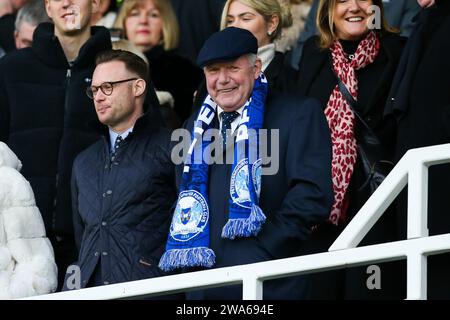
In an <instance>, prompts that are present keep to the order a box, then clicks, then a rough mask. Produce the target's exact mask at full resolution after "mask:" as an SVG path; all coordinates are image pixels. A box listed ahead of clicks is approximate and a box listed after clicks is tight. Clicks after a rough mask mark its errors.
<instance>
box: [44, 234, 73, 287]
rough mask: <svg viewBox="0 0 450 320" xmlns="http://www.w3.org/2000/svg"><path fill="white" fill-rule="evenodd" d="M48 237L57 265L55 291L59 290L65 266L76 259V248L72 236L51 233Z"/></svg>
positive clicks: (64, 273) (62, 281)
mask: <svg viewBox="0 0 450 320" xmlns="http://www.w3.org/2000/svg"><path fill="white" fill-rule="evenodd" d="M49 239H50V242H51V243H52V246H53V250H54V252H55V262H56V266H57V267H58V287H57V289H56V291H57V292H59V291H61V288H62V286H63V283H64V277H65V275H66V270H67V267H68V266H70V265H71V264H73V263H74V262H75V261H77V259H78V250H77V247H76V245H75V239H74V238H73V237H72V236H64V237H56V236H53V235H51V236H49Z"/></svg>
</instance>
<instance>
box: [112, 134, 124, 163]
mask: <svg viewBox="0 0 450 320" xmlns="http://www.w3.org/2000/svg"><path fill="white" fill-rule="evenodd" d="M122 141H123V139H122V137H121V136H117V138H116V142H114V147H113V148H112V151H111V162H113V161H114V160H115V159H116V154H117V150H118V149H119V147H120V144H121V142H122Z"/></svg>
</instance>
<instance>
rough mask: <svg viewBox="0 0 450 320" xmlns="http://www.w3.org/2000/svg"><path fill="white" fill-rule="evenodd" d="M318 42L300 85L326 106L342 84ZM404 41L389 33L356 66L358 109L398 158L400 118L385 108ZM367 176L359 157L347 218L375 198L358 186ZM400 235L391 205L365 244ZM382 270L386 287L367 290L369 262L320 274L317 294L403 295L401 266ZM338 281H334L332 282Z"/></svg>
mask: <svg viewBox="0 0 450 320" xmlns="http://www.w3.org/2000/svg"><path fill="white" fill-rule="evenodd" d="M317 42H318V38H317V37H313V38H310V39H309V40H308V41H307V42H306V43H305V46H304V51H303V55H302V58H301V61H300V68H299V70H300V71H299V72H298V75H297V76H298V79H297V82H296V83H294V85H295V86H296V87H297V88H298V90H299V91H300V93H301V94H304V95H307V96H311V97H314V98H317V99H319V100H320V101H321V104H322V108H323V109H325V108H326V106H327V103H328V100H329V97H330V95H331V93H332V91H333V89H334V88H335V86H336V85H337V78H336V76H335V74H334V72H333V70H332V66H331V53H330V51H329V50H322V49H320V48H319V47H318V45H317ZM357 45H358V43H345V42H343V46H344V50H345V49H346V48H347V47H349V46H350V47H353V49H356V47H357ZM403 46H404V38H402V37H400V36H398V35H394V34H386V35H384V36H382V37H381V49H380V52H379V54H378V56H377V57H376V59H375V61H374V62H373V63H372V64H370V65H368V66H366V67H365V68H363V69H360V70H357V71H356V76H357V77H358V87H359V92H358V102H357V110H358V112H359V113H360V114H361V115H362V117H363V118H364V120H365V122H366V123H367V124H368V125H369V126H370V127H371V128H372V129H373V131H374V132H375V133H376V134H377V136H378V138H379V139H380V141H381V142H382V144H383V145H384V147H385V149H386V154H385V155H384V159H386V160H393V157H394V148H395V135H396V122H395V120H394V118H393V117H388V118H384V117H383V112H384V106H385V102H386V99H387V96H388V93H389V89H390V86H391V83H392V79H393V77H394V74H395V70H396V68H397V65H398V61H399V59H400V56H401V52H402V49H403ZM350 49H351V48H350ZM356 125H358V123H356ZM356 139H358V137H356ZM365 181H366V175H365V174H364V171H363V169H362V166H361V163H360V161H359V158H357V162H356V165H355V168H354V172H353V175H352V177H351V182H350V186H349V189H348V194H349V208H348V211H347V221H350V220H351V219H352V218H353V216H354V215H355V214H356V213H357V212H358V211H359V209H360V208H361V207H362V205H363V204H364V203H365V202H366V201H367V199H368V198H369V197H370V193H369V192H368V190H367V191H366V190H363V191H359V190H358V189H359V187H360V186H362V185H363V184H364V182H365ZM343 227H345V225H343V226H339V227H336V226H334V225H329V226H325V227H322V229H320V228H318V229H317V230H316V234H314V235H313V237H316V238H317V240H316V241H317V242H323V243H324V246H325V247H329V246H331V244H332V243H333V242H334V240H336V238H337V236H338V235H339V233H340V232H341V231H342V229H343ZM396 239H397V235H396V218H395V210H393V208H390V209H389V210H387V211H386V213H385V214H384V215H383V217H382V218H381V219H380V221H379V222H378V223H377V224H376V225H375V226H374V227H373V228H372V230H371V231H370V232H369V233H368V235H367V236H366V237H365V238H364V239H363V241H362V242H361V245H368V244H375V243H382V242H387V241H394V240H396ZM327 243H328V244H327ZM381 270H382V273H383V275H384V279H385V281H384V282H383V285H382V289H383V290H373V291H369V290H368V289H367V286H366V280H367V273H366V268H365V267H363V268H353V269H348V270H347V271H346V273H347V275H346V276H345V277H344V275H343V273H342V272H341V271H332V272H329V273H324V274H318V275H317V282H318V287H319V286H321V288H322V291H320V290H319V291H317V292H316V294H317V295H316V296H314V295H313V296H312V298H339V297H344V298H347V299H353V298H356V299H371V298H386V299H388V298H397V297H399V296H400V295H401V294H400V293H399V290H400V289H399V288H398V287H397V286H396V283H395V282H394V281H393V280H392V281H390V280H388V279H390V278H395V277H396V276H397V272H398V266H397V265H394V266H391V265H386V266H384V265H383V266H382V267H381ZM327 277H328V279H327ZM344 278H345V280H344ZM344 281H346V283H344ZM333 282H334V286H332V285H331V283H333Z"/></svg>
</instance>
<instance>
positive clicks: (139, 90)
mask: <svg viewBox="0 0 450 320" xmlns="http://www.w3.org/2000/svg"><path fill="white" fill-rule="evenodd" d="M146 88H147V83H145V80H144V79H137V80H136V81H135V82H134V88H133V90H134V95H135V96H136V97H140V96H142V95H143V94H144V93H145V89H146Z"/></svg>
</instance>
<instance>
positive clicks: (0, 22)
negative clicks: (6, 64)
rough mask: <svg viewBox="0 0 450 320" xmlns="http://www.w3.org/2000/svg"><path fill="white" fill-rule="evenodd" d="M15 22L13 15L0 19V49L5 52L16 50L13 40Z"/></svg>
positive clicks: (6, 15)
mask: <svg viewBox="0 0 450 320" xmlns="http://www.w3.org/2000/svg"><path fill="white" fill-rule="evenodd" d="M15 21H16V15H15V14H5V15H4V16H2V17H1V18H0V47H1V48H3V50H4V51H5V52H10V51H13V50H15V49H16V42H15V40H14V30H15V26H14V23H15Z"/></svg>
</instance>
